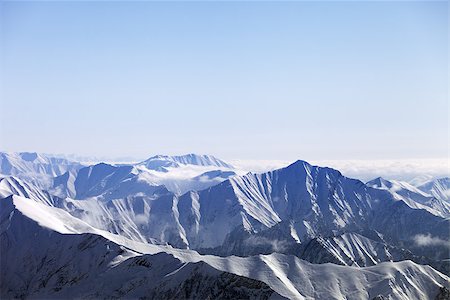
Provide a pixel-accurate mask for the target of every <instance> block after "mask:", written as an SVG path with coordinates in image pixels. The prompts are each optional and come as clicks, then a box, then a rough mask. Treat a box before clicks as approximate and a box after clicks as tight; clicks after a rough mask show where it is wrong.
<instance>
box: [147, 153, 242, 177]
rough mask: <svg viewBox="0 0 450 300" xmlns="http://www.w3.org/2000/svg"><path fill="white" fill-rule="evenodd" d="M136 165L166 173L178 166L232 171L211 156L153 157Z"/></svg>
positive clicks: (227, 165) (230, 166)
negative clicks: (169, 168)
mask: <svg viewBox="0 0 450 300" xmlns="http://www.w3.org/2000/svg"><path fill="white" fill-rule="evenodd" d="M138 165H143V166H145V167H147V168H148V169H150V170H155V171H163V172H167V169H166V168H168V167H171V168H176V167H179V166H180V165H194V166H203V167H218V168H227V169H233V168H234V167H233V166H232V165H230V164H228V163H226V162H224V161H223V160H220V159H218V158H216V157H214V156H212V155H198V154H192V153H191V154H186V155H179V156H168V155H155V156H152V157H150V158H149V159H147V160H145V161H143V162H140V163H139V164H138Z"/></svg>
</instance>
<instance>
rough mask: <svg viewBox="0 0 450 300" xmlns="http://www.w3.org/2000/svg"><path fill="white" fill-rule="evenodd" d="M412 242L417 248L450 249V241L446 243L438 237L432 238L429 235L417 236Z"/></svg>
mask: <svg viewBox="0 0 450 300" xmlns="http://www.w3.org/2000/svg"><path fill="white" fill-rule="evenodd" d="M414 242H415V243H416V244H417V245H418V246H446V247H448V248H450V241H446V240H443V239H440V238H438V237H433V236H431V234H427V235H425V234H418V235H416V236H414Z"/></svg>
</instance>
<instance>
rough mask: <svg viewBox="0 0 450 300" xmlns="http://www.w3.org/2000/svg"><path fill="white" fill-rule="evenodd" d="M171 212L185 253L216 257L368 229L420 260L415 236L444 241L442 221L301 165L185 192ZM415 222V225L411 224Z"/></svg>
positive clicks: (380, 193) (446, 223)
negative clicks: (176, 216)
mask: <svg viewBox="0 0 450 300" xmlns="http://www.w3.org/2000/svg"><path fill="white" fill-rule="evenodd" d="M178 211H179V212H180V218H179V219H180V223H181V225H182V226H183V228H184V231H185V233H186V239H187V240H188V241H189V246H190V247H191V248H193V249H203V251H204V249H207V248H210V249H214V248H217V247H224V248H225V249H222V251H219V252H221V253H222V254H223V255H230V254H235V252H234V251H235V250H236V249H238V248H241V247H242V246H245V245H248V246H249V247H250V246H252V245H255V244H257V245H258V247H261V248H264V247H273V249H272V250H273V251H275V249H276V248H277V247H278V246H279V245H280V244H283V245H284V246H285V248H289V247H292V246H294V245H295V244H301V243H304V242H307V241H309V240H310V239H313V238H316V237H319V236H325V237H327V236H335V235H338V234H342V233H345V232H356V233H362V232H370V231H372V232H373V231H376V232H379V233H380V234H382V235H384V236H385V240H386V241H387V242H389V243H391V244H392V245H394V246H395V245H397V246H400V247H404V246H406V245H407V246H408V247H411V249H414V251H418V253H419V254H422V253H424V249H422V248H423V247H417V245H415V237H416V236H417V235H426V234H431V235H432V236H433V237H435V238H438V239H442V240H446V239H447V238H448V236H449V220H446V219H444V218H441V217H438V216H434V215H432V214H430V213H428V212H427V211H425V210H421V209H412V208H410V207H409V206H408V205H407V204H406V203H404V202H403V201H401V200H400V201H399V200H398V199H395V198H394V197H393V196H392V194H391V193H389V192H388V191H383V190H379V189H373V188H370V187H368V186H366V185H365V184H364V183H362V182H361V181H359V180H355V179H350V178H346V177H344V176H342V175H341V174H340V172H338V171H336V170H333V169H329V168H320V167H315V166H311V165H309V164H308V163H306V162H302V161H298V162H296V163H294V164H291V165H290V166H288V167H286V168H283V169H279V170H275V171H272V172H268V173H263V174H247V175H245V176H240V177H233V178H231V179H229V180H227V181H225V182H223V183H221V184H219V185H217V186H214V187H211V188H209V189H206V190H203V191H200V192H196V193H188V194H185V195H183V196H181V197H180V198H179V200H178ZM413 216H414V217H413ZM417 219H420V220H421V226H416V224H417ZM397 222H398V223H397ZM394 224H395V225H394ZM274 246H275V247H274ZM288 246H289V247H288ZM445 247H446V246H443V248H442V249H441V251H440V252H439V253H440V254H439V255H443V257H442V258H447V257H445V254H444V253H445V252H446V248H445ZM214 251H217V249H215V250H214Z"/></svg>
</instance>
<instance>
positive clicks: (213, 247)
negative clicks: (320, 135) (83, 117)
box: [0, 153, 450, 299]
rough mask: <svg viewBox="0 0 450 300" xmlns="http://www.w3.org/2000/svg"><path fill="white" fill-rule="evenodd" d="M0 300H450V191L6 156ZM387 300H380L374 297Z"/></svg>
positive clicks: (177, 161)
mask: <svg viewBox="0 0 450 300" xmlns="http://www.w3.org/2000/svg"><path fill="white" fill-rule="evenodd" d="M0 174H1V178H0V198H1V200H0V208H1V211H0V215H1V218H0V224H1V226H0V229H1V250H2V251H1V255H0V258H1V272H2V276H1V277H2V278H4V279H5V280H2V281H1V286H0V287H1V294H0V295H1V296H2V298H4V297H5V298H10V297H17V298H28V297H31V298H67V297H73V296H76V297H79V298H111V297H112V298H114V297H119V298H120V297H126V298H141V297H147V298H151V299H166V298H167V299H174V298H189V299H210V298H212V297H215V298H242V299H244V298H245V299H269V298H270V299H281V298H289V299H344V298H345V299H374V298H376V299H385V298H386V299H435V298H436V297H441V298H442V299H446V298H445V297H449V295H450V292H449V277H448V274H449V271H450V254H449V251H450V241H449V236H450V200H449V195H450V179H449V178H448V177H446V178H431V179H429V180H427V181H426V182H423V181H421V182H420V184H416V185H414V183H412V182H410V183H408V182H402V181H397V180H387V179H383V178H376V179H374V180H371V181H369V182H367V183H364V182H362V181H360V180H357V179H352V178H348V177H346V176H344V175H342V174H341V173H340V172H339V171H338V170H335V169H332V168H327V167H319V166H313V165H311V164H309V163H307V162H305V161H301V160H299V161H296V162H293V163H292V164H290V165H288V166H286V167H284V168H281V169H277V170H272V171H268V172H265V173H260V174H255V173H251V172H247V170H240V169H237V168H235V167H234V166H233V165H231V164H229V163H227V162H225V161H223V160H220V159H218V158H215V157H213V156H210V155H195V154H188V155H182V156H167V155H157V156H153V157H151V158H149V159H148V160H145V161H142V162H137V163H133V164H118V165H114V164H106V163H98V164H95V165H83V164H81V163H78V162H72V161H68V160H65V159H58V158H53V157H49V156H45V155H42V154H36V153H1V154H0ZM377 297H378V298H377Z"/></svg>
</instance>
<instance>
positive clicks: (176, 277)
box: [0, 196, 450, 299]
mask: <svg viewBox="0 0 450 300" xmlns="http://www.w3.org/2000/svg"><path fill="white" fill-rule="evenodd" d="M0 224H1V226H0V240H1V244H0V247H1V248H0V251H1V253H2V255H1V256H0V275H1V278H2V280H1V281H0V296H1V297H2V298H11V297H16V298H45V299H52V298H53V299H56V298H58V299H61V298H73V297H76V298H139V297H142V296H144V295H145V296H146V297H148V298H149V299H173V298H180V297H181V298H189V299H191V298H192V299H205V298H211V297H215V298H231V299H235V298H239V299H244V298H249V299H268V298H269V297H270V298H271V299H279V298H281V297H280V295H281V296H283V297H286V298H289V299H313V298H314V299H343V298H349V297H351V298H353V297H354V298H355V299H435V298H436V297H437V296H439V295H445V294H446V293H447V292H448V290H447V288H446V287H448V282H449V280H450V278H449V277H448V276H446V275H444V274H441V273H439V272H437V271H435V270H434V269H433V268H431V267H429V266H420V265H417V264H414V263H413V262H411V261H403V262H398V263H393V262H387V263H381V264H379V265H376V266H373V267H368V268H357V267H348V266H338V265H334V264H320V265H317V264H310V263H307V262H305V261H302V260H300V259H298V258H296V257H295V256H288V255H283V254H277V253H273V254H270V255H258V256H252V257H247V258H241V257H225V258H221V257H217V256H202V255H199V254H198V253H196V252H195V251H191V250H180V249H173V248H170V247H163V246H158V245H150V244H144V243H136V242H132V241H130V240H127V239H126V238H123V237H120V236H117V235H113V234H111V233H108V232H104V231H99V230H97V229H95V228H92V227H90V226H89V225H87V224H86V223H84V222H82V221H80V220H78V219H76V218H74V217H72V216H70V215H69V214H68V213H67V212H65V211H63V210H61V209H57V208H52V207H49V206H46V205H44V204H41V203H37V202H35V201H32V200H30V199H26V198H22V197H17V196H10V197H8V198H5V199H2V200H0ZM276 293H278V294H276ZM350 293H351V294H350Z"/></svg>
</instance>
